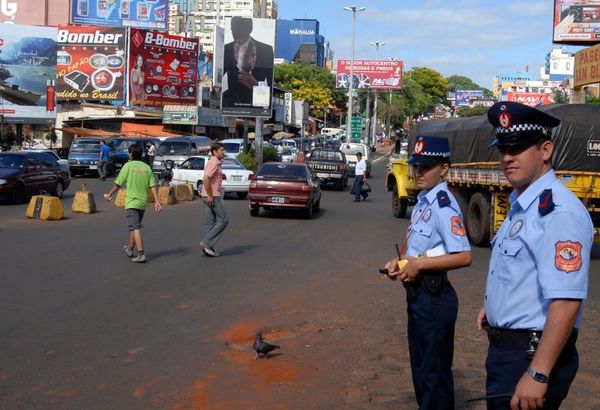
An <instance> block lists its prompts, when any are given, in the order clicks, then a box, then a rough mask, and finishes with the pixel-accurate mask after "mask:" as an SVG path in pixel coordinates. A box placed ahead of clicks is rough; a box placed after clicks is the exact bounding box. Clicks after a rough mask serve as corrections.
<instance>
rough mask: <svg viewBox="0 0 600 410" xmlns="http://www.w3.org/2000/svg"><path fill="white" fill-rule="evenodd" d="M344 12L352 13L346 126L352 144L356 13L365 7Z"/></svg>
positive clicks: (353, 7) (351, 8)
mask: <svg viewBox="0 0 600 410" xmlns="http://www.w3.org/2000/svg"><path fill="white" fill-rule="evenodd" d="M344 10H346V11H351V12H352V59H351V62H350V80H349V84H348V120H347V124H346V142H347V143H348V142H350V136H351V135H352V99H353V97H354V95H353V94H354V42H355V38H356V12H357V11H363V10H365V7H357V6H349V7H344Z"/></svg>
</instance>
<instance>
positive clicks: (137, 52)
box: [128, 29, 199, 107]
mask: <svg viewBox="0 0 600 410" xmlns="http://www.w3.org/2000/svg"><path fill="white" fill-rule="evenodd" d="M198 49H199V42H198V39H197V38H186V37H179V36H172V35H169V34H165V33H159V32H156V31H148V30H138V29H131V33H130V41H129V76H128V91H129V105H138V106H143V107H162V106H163V105H168V104H171V105H172V104H177V105H196V95H197V88H198V84H197V83H198Z"/></svg>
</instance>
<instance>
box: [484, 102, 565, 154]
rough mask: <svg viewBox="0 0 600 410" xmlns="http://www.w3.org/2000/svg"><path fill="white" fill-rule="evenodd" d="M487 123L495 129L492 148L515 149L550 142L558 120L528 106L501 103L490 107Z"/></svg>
mask: <svg viewBox="0 0 600 410" xmlns="http://www.w3.org/2000/svg"><path fill="white" fill-rule="evenodd" d="M488 121H489V122H490V124H492V126H494V127H495V128H496V138H495V139H494V141H492V143H491V144H490V146H492V147H517V146H527V145H533V144H535V143H537V142H538V141H542V140H548V141H550V140H551V139H552V138H551V135H552V128H554V127H556V126H558V124H560V120H558V119H557V118H554V117H553V116H551V115H548V114H546V113H545V112H542V111H540V110H538V109H536V108H533V107H529V106H528V105H524V104H520V103H516V102H511V101H503V102H498V103H496V104H494V105H493V106H491V107H490V109H489V111H488Z"/></svg>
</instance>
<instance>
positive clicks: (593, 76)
mask: <svg viewBox="0 0 600 410" xmlns="http://www.w3.org/2000/svg"><path fill="white" fill-rule="evenodd" d="M574 81H575V88H579V87H581V86H582V85H586V84H594V83H600V45H597V46H594V47H588V48H584V49H583V50H581V51H579V52H578V53H576V54H575V80H574Z"/></svg>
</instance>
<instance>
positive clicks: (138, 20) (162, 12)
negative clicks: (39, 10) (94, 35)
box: [28, 0, 169, 30]
mask: <svg viewBox="0 0 600 410" xmlns="http://www.w3.org/2000/svg"><path fill="white" fill-rule="evenodd" d="M28 1H31V0H28ZM168 13H169V2H168V0H71V23H73V24H89V25H97V26H117V27H138V28H149V29H158V30H165V29H166V28H167V22H168Z"/></svg>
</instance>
